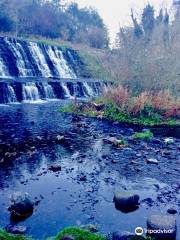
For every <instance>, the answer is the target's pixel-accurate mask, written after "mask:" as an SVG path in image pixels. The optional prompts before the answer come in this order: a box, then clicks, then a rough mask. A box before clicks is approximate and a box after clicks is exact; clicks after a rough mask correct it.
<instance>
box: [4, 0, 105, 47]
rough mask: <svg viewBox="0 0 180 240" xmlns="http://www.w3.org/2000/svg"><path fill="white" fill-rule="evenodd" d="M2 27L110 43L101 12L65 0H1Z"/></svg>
mask: <svg viewBox="0 0 180 240" xmlns="http://www.w3.org/2000/svg"><path fill="white" fill-rule="evenodd" d="M0 31H1V32H5V33H14V35H15V36H16V37H17V36H30V35H34V36H43V37H47V38H52V39H57V38H60V39H61V40H65V41H71V42H78V43H86V45H89V46H91V47H94V48H107V47H108V33H107V29H106V27H105V25H104V23H103V20H102V18H101V17H100V16H99V14H98V12H97V11H96V10H95V9H93V8H79V6H78V4H76V3H70V4H68V3H67V1H65V0H52V1H47V0H6V1H4V0H0Z"/></svg>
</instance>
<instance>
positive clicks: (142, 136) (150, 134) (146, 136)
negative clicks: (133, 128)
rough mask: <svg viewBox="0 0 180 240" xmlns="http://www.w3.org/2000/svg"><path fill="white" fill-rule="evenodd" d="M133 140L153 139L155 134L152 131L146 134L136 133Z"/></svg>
mask: <svg viewBox="0 0 180 240" xmlns="http://www.w3.org/2000/svg"><path fill="white" fill-rule="evenodd" d="M132 137H133V138H146V139H151V138H152V137H153V133H152V132H151V131H145V132H136V133H135V134H133V136H132Z"/></svg>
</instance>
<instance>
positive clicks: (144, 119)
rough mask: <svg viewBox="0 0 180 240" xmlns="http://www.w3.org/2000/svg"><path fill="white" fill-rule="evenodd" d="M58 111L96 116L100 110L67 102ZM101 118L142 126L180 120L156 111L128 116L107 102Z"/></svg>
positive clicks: (174, 122) (179, 122)
mask: <svg viewBox="0 0 180 240" xmlns="http://www.w3.org/2000/svg"><path fill="white" fill-rule="evenodd" d="M59 111H60V112H64V113H65V112H66V113H75V114H80V115H85V116H89V117H98V116H99V115H100V112H97V111H95V110H94V109H92V108H90V107H88V108H83V104H79V103H78V104H74V103H71V104H68V105H66V106H64V107H62V108H61V109H59ZM102 116H103V118H104V119H108V120H111V121H115V122H116V121H117V122H123V123H130V124H135V125H142V126H149V127H151V126H161V125H165V126H180V121H179V120H177V119H172V118H169V119H163V118H162V117H161V116H160V115H158V114H157V113H154V114H151V115H150V116H148V115H147V116H145V115H143V114H142V115H139V116H137V117H134V116H130V115H129V114H128V113H126V112H124V111H121V110H120V109H119V108H118V107H116V106H115V105H114V104H112V103H108V104H107V105H106V107H105V109H104V111H103V115H102Z"/></svg>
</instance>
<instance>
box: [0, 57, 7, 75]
mask: <svg viewBox="0 0 180 240" xmlns="http://www.w3.org/2000/svg"><path fill="white" fill-rule="evenodd" d="M7 75H8V74H7V71H6V67H5V66H4V64H3V60H2V58H0V77H6V76H7Z"/></svg>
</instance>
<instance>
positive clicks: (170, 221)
mask: <svg viewBox="0 0 180 240" xmlns="http://www.w3.org/2000/svg"><path fill="white" fill-rule="evenodd" d="M176 228H177V227H176V219H175V218H174V217H173V216H170V215H151V216H150V217H148V219H147V231H148V232H147V234H148V235H149V236H152V237H154V238H155V239H158V240H160V239H166V240H175V239H176Z"/></svg>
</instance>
